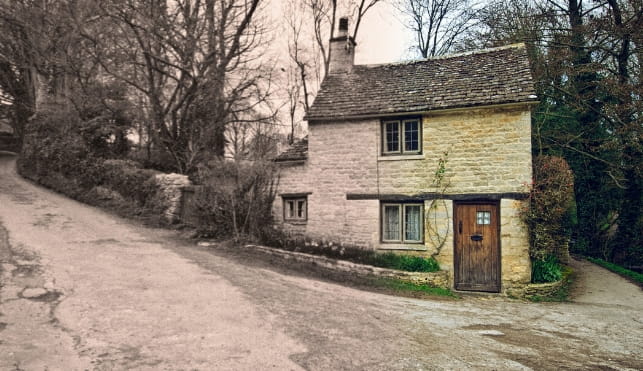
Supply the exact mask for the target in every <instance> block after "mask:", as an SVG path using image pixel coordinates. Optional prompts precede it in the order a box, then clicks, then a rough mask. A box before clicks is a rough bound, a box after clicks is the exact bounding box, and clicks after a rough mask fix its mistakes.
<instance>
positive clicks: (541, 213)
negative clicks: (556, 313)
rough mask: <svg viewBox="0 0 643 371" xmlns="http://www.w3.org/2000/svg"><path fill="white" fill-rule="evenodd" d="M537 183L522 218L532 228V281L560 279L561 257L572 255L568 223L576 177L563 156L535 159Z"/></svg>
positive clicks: (530, 194)
mask: <svg viewBox="0 0 643 371" xmlns="http://www.w3.org/2000/svg"><path fill="white" fill-rule="evenodd" d="M533 173H534V183H533V184H532V185H531V188H530V190H529V199H528V203H527V206H526V208H525V209H523V210H522V213H521V216H522V219H523V221H524V222H525V224H526V225H527V227H528V229H529V256H530V257H531V259H532V281H533V282H553V281H557V280H559V279H560V266H559V264H558V261H559V259H560V258H566V257H567V256H568V254H569V250H568V249H569V247H568V246H569V240H570V234H571V230H570V229H569V227H568V223H566V222H565V220H566V218H569V213H570V209H571V206H572V200H573V186H574V178H573V175H572V172H571V170H570V169H569V166H568V165H567V162H566V161H565V160H564V159H563V158H560V157H554V156H538V157H536V158H535V159H534V171H533Z"/></svg>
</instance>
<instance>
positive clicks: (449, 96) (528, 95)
mask: <svg viewBox="0 0 643 371" xmlns="http://www.w3.org/2000/svg"><path fill="white" fill-rule="evenodd" d="M535 94H536V91H535V89H534V83H533V79H532V76H531V71H530V68H529V60H528V58H527V52H526V50H525V46H524V44H514V45H510V46H506V47H500V48H493V49H486V50H481V51H478V52H473V53H463V54H457V55H451V56H445V57H438V58H431V59H425V60H420V61H415V62H407V63H395V64H383V65H355V66H353V69H352V71H351V72H348V73H336V74H329V75H328V76H326V78H325V79H324V81H323V82H322V85H321V87H320V90H319V93H318V94H317V97H316V98H315V101H314V102H313V104H312V106H311V108H310V110H309V112H308V114H307V115H306V119H307V120H308V121H324V120H328V119H342V118H352V117H376V116H386V115H390V114H399V113H410V112H424V111H430V110H436V109H446V108H461V107H475V106H483V105H493V104H503V103H519V102H528V101H535V100H536V95H535Z"/></svg>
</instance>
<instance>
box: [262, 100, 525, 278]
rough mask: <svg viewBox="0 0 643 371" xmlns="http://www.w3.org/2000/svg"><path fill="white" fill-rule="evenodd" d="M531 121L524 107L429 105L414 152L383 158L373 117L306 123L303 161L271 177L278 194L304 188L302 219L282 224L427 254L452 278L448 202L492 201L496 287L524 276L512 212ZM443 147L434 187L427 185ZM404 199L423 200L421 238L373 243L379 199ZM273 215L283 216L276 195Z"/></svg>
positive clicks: (348, 241) (520, 191)
mask: <svg viewBox="0 0 643 371" xmlns="http://www.w3.org/2000/svg"><path fill="white" fill-rule="evenodd" d="M416 117H417V116H416ZM530 124H531V116H530V108H529V105H527V104H517V105H506V106H491V107H486V108H475V109H466V110H443V111H435V112H429V113H427V114H424V115H423V116H422V152H421V154H419V155H403V156H382V155H381V153H382V152H381V146H382V138H381V132H382V131H381V121H380V119H379V118H373V119H361V120H345V121H332V122H314V123H311V125H309V131H310V132H309V139H308V142H309V144H308V156H307V159H306V160H304V161H295V162H284V163H282V166H281V177H280V182H279V194H280V195H282V196H287V195H290V194H300V195H306V197H307V203H308V205H307V211H308V212H307V220H306V221H305V222H296V223H283V226H284V229H285V230H287V231H290V232H291V233H293V234H296V235H306V236H307V237H309V238H313V239H317V240H320V241H333V242H336V243H340V244H345V245H353V246H360V247H364V248H371V249H380V250H396V251H405V252H412V253H414V254H421V255H435V257H436V259H437V260H438V262H439V263H440V266H441V268H442V269H444V270H446V271H449V275H450V282H453V249H454V243H453V225H452V223H453V221H452V217H453V210H454V209H453V207H454V206H453V204H454V201H453V200H454V199H455V200H457V199H458V197H466V196H471V197H474V198H476V199H481V200H486V199H494V200H500V216H501V221H500V223H501V225H500V238H501V269H502V284H503V289H504V288H506V287H510V286H511V285H512V283H518V282H528V281H529V279H530V274H531V273H530V272H531V269H530V261H529V254H528V238H527V233H526V230H525V229H524V228H523V226H522V224H521V222H520V218H519V216H518V210H519V208H520V207H521V204H522V202H523V201H520V200H519V199H520V196H521V195H524V193H525V191H526V188H525V185H526V184H528V183H529V182H530V181H531V129H530ZM445 153H448V156H447V157H446V158H447V163H446V172H445V180H446V181H447V182H448V187H446V190H445V191H444V193H443V194H442V193H440V192H439V190H437V189H436V187H435V186H434V185H432V182H433V181H434V174H435V171H436V169H437V168H438V166H439V159H440V158H444V156H445ZM436 192H437V193H436ZM427 195H428V196H427ZM404 197H408V198H409V199H416V200H418V202H423V203H424V210H425V228H424V232H425V237H424V243H423V244H420V245H418V244H415V245H410V244H409V245H403V244H400V245H393V244H384V243H381V242H380V228H381V227H380V202H381V201H383V200H384V201H385V200H387V199H404ZM436 198H437V199H436ZM432 202H435V203H436V205H437V208H435V209H433V211H431V210H432V209H431V207H430V205H431V203H432ZM274 213H275V216H276V219H277V220H283V215H284V214H283V202H282V198H281V197H277V199H276V201H275V204H274ZM427 223H430V224H431V225H430V226H429V225H428V224H427ZM439 245H441V248H440V249H439V251H438V246H439ZM436 254H437V255H436Z"/></svg>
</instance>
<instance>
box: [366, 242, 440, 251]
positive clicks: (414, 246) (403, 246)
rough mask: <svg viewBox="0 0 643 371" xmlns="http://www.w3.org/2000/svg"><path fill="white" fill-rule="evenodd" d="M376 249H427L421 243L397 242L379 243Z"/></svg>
mask: <svg viewBox="0 0 643 371" xmlns="http://www.w3.org/2000/svg"><path fill="white" fill-rule="evenodd" d="M377 249H378V250H406V251H428V249H427V248H426V246H424V245H423V244H398V243H381V244H380V245H379V246H378V247H377Z"/></svg>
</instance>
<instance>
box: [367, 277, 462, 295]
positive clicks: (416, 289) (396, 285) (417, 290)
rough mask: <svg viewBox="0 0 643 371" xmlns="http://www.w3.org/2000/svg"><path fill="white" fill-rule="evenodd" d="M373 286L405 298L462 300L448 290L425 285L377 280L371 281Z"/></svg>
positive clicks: (392, 280) (385, 279) (388, 279)
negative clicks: (422, 297) (434, 297)
mask: <svg viewBox="0 0 643 371" xmlns="http://www.w3.org/2000/svg"><path fill="white" fill-rule="evenodd" d="M371 284H372V285H373V286H374V287H377V288H381V289H384V290H390V291H394V292H396V293H398V294H406V295H404V296H442V297H448V298H452V299H459V298H460V297H459V296H458V295H456V294H454V293H453V292H452V291H451V290H449V289H447V288H443V287H433V286H429V285H425V284H416V283H411V282H406V281H400V280H396V279H390V278H376V279H373V280H372V281H371Z"/></svg>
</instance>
